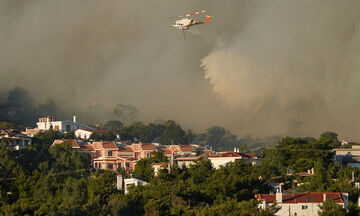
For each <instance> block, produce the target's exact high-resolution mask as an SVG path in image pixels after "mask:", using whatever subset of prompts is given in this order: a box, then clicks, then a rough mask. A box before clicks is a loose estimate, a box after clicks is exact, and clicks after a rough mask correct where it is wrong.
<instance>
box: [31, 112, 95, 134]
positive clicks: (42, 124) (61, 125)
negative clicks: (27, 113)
mask: <svg viewBox="0 0 360 216" xmlns="http://www.w3.org/2000/svg"><path fill="white" fill-rule="evenodd" d="M36 125H37V127H36V128H34V129H28V128H26V131H25V133H27V134H30V135H34V134H36V133H39V132H41V131H46V130H58V131H60V132H61V133H65V132H69V131H75V130H77V129H79V128H83V129H94V128H93V127H90V126H87V125H84V124H80V123H77V122H76V116H74V117H73V120H72V121H70V120H64V121H55V118H54V117H51V116H47V117H43V118H39V122H37V123H36Z"/></svg>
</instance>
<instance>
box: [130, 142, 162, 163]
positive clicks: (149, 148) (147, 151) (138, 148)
mask: <svg viewBox="0 0 360 216" xmlns="http://www.w3.org/2000/svg"><path fill="white" fill-rule="evenodd" d="M131 149H132V150H133V151H134V152H135V159H137V160H138V159H139V160H140V159H145V158H149V157H151V156H152V153H153V152H154V151H157V148H156V147H155V145H154V144H153V143H133V144H132V145H131Z"/></svg>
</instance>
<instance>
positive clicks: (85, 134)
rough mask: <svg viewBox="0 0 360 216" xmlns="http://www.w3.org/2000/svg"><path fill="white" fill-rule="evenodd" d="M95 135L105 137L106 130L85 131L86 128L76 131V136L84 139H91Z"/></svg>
mask: <svg viewBox="0 0 360 216" xmlns="http://www.w3.org/2000/svg"><path fill="white" fill-rule="evenodd" d="M93 133H97V134H99V135H100V136H102V135H104V134H105V133H106V130H103V129H85V128H79V129H76V130H75V136H76V137H79V138H82V139H85V140H86V139H89V138H90V136H91V135H92V134H93Z"/></svg>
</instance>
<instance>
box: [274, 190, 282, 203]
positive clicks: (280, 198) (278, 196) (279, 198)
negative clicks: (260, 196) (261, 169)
mask: <svg viewBox="0 0 360 216" xmlns="http://www.w3.org/2000/svg"><path fill="white" fill-rule="evenodd" d="M275 196H276V202H277V203H282V192H281V191H279V190H278V191H277V192H276V194H275Z"/></svg>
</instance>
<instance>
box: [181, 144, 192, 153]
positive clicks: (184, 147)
mask: <svg viewBox="0 0 360 216" xmlns="http://www.w3.org/2000/svg"><path fill="white" fill-rule="evenodd" d="M179 147H180V150H181V151H182V152H194V151H195V149H194V147H193V146H192V145H179Z"/></svg>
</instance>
